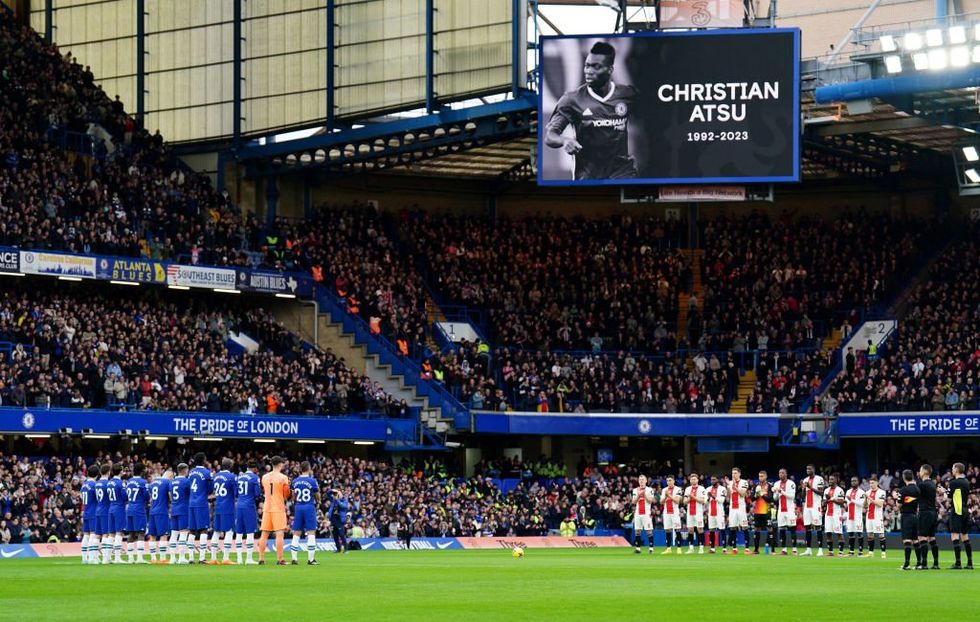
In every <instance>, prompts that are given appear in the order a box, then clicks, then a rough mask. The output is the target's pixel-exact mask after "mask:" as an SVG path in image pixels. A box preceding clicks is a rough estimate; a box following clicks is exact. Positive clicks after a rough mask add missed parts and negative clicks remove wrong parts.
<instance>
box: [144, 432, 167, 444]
mask: <svg viewBox="0 0 980 622" xmlns="http://www.w3.org/2000/svg"><path fill="white" fill-rule="evenodd" d="M143 440H144V441H147V442H150V441H165V440H167V437H166V436H151V435H149V434H146V435H144V436H143Z"/></svg>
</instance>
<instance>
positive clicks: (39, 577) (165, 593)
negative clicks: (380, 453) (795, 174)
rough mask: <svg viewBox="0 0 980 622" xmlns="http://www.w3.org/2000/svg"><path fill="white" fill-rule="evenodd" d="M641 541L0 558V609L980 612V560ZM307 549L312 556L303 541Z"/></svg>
mask: <svg viewBox="0 0 980 622" xmlns="http://www.w3.org/2000/svg"><path fill="white" fill-rule="evenodd" d="M901 556H902V552H901V551H890V552H889V559H887V560H882V559H880V558H873V559H858V558H843V559H836V558H794V557H785V558H783V557H746V556H742V555H739V556H737V557H734V556H733V557H729V556H721V555H708V554H705V555H671V556H665V555H660V554H659V551H658V552H657V553H656V554H654V555H649V554H647V553H646V551H644V552H643V554H642V555H635V554H633V552H632V551H631V550H629V549H597V550H580V549H576V550H535V549H531V550H529V551H528V552H527V556H526V557H525V558H523V559H514V558H512V557H511V554H510V551H509V550H499V551H377V552H373V551H364V552H355V553H350V554H348V555H343V556H341V555H335V554H331V553H320V554H318V559H319V560H320V561H321V563H322V565H321V566H318V567H315V566H314V567H311V566H306V565H305V561H301V565H300V566H295V567H294V566H287V567H284V568H283V567H277V566H248V567H245V566H149V565H147V566H128V565H127V566H82V565H81V564H80V562H79V561H78V560H64V559H60V560H59V559H25V560H11V561H4V562H0V620H17V621H18V622H38V621H41V620H59V621H64V620H124V621H136V620H154V621H159V620H176V619H184V620H205V621H206V622H217V621H219V620H236V621H237V622H245V621H250V620H267V621H268V622H273V621H278V620H348V621H349V620H396V621H398V622H410V621H413V620H424V621H426V622H435V621H438V620H454V621H455V620H462V621H465V620H493V621H495V622H510V621H512V620H561V621H562V622H571V621H575V620H588V621H590V622H606V621H609V620H622V621H624V622H633V621H637V622H639V621H642V620H665V619H666V620H676V621H679V622H683V621H685V620H752V621H759V620H779V621H780V622H788V621H790V620H807V621H813V620H835V621H844V620H860V621H861V622H867V621H870V620H906V619H910V620H913V621H915V622H938V621H939V620H980V599H978V598H977V597H976V594H977V588H978V587H980V571H974V572H969V571H949V570H946V569H945V568H946V567H947V566H949V565H950V563H951V562H952V554H951V553H950V552H946V551H944V552H943V554H942V559H941V563H942V565H943V568H944V570H942V571H938V572H937V571H927V572H914V571H911V572H901V571H899V570H898V566H899V565H900V563H901V561H900V558H901ZM301 557H303V556H302V555H301Z"/></svg>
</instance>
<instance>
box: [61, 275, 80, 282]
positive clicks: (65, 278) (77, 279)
mask: <svg viewBox="0 0 980 622" xmlns="http://www.w3.org/2000/svg"><path fill="white" fill-rule="evenodd" d="M58 280H59V281H72V282H76V283H78V282H81V280H82V277H80V276H59V277H58Z"/></svg>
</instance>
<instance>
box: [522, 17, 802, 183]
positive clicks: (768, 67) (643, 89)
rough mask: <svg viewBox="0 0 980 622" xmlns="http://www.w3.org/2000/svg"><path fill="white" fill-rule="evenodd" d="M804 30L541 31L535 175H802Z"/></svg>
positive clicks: (717, 178) (579, 178)
mask: <svg viewBox="0 0 980 622" xmlns="http://www.w3.org/2000/svg"><path fill="white" fill-rule="evenodd" d="M799 49H800V33H799V30H796V29H768V30H756V29H746V30H715V31H700V32H671V33H662V32H661V33H642V34H629V35H606V36H583V37H543V38H542V42H541V64H540V69H541V80H540V92H541V99H540V106H541V109H540V111H539V113H540V114H539V118H541V119H542V121H543V122H542V123H541V124H539V130H538V134H539V135H538V182H539V183H540V184H541V185H590V184H592V185H594V184H617V185H618V184H670V183H725V182H743V183H765V182H795V181H799V179H800V144H799V142H800V141H799V136H800V127H799V125H800V102H799V82H800V72H799V56H800V53H799Z"/></svg>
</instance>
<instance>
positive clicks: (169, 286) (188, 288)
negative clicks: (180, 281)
mask: <svg viewBox="0 0 980 622" xmlns="http://www.w3.org/2000/svg"><path fill="white" fill-rule="evenodd" d="M167 289H178V290H180V291H182V292H186V291H189V290H190V287H187V286H186V285H167Z"/></svg>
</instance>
